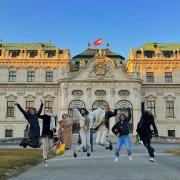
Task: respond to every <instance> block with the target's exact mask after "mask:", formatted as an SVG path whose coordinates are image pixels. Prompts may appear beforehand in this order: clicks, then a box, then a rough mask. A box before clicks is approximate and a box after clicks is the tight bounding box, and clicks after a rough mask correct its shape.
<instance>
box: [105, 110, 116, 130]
mask: <svg viewBox="0 0 180 180" xmlns="http://www.w3.org/2000/svg"><path fill="white" fill-rule="evenodd" d="M116 115H117V109H115V110H114V112H112V111H106V112H105V126H106V128H108V129H109V119H110V118H111V117H113V116H116Z"/></svg>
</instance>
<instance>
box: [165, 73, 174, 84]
mask: <svg viewBox="0 0 180 180" xmlns="http://www.w3.org/2000/svg"><path fill="white" fill-rule="evenodd" d="M165 82H166V83H170V82H172V72H165Z"/></svg>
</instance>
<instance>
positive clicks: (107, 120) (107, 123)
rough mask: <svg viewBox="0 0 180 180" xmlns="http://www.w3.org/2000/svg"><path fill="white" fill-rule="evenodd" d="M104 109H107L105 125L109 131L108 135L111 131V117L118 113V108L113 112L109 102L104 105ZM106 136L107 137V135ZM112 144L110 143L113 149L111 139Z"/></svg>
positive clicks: (110, 147)
mask: <svg viewBox="0 0 180 180" xmlns="http://www.w3.org/2000/svg"><path fill="white" fill-rule="evenodd" d="M104 110H105V126H106V128H107V129H106V132H107V136H108V133H109V120H110V118H111V117H114V116H116V115H117V109H114V111H113V112H112V111H111V110H110V107H109V105H108V104H105V105H104ZM107 136H106V137H107ZM109 143H110V145H109V149H110V150H112V149H113V146H112V143H111V141H109Z"/></svg>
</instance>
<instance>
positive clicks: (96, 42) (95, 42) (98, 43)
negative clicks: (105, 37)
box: [93, 38, 102, 48]
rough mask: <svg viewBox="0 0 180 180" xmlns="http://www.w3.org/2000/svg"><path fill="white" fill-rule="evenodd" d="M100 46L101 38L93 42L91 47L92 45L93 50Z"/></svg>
mask: <svg viewBox="0 0 180 180" xmlns="http://www.w3.org/2000/svg"><path fill="white" fill-rule="evenodd" d="M100 44H102V38H99V39H97V40H96V41H94V43H93V45H94V48H95V47H96V46H98V45H100Z"/></svg>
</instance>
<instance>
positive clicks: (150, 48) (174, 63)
mask: <svg viewBox="0 0 180 180" xmlns="http://www.w3.org/2000/svg"><path fill="white" fill-rule="evenodd" d="M148 52H149V55H148ZM146 54H147V55H146ZM126 67H127V70H128V73H134V72H136V71H137V72H139V74H140V76H141V77H145V76H146V72H153V73H154V76H155V77H156V76H157V77H158V76H164V73H165V72H173V71H175V70H180V45H179V44H159V43H152V44H146V45H144V46H142V47H140V48H138V49H131V50H130V53H129V59H128V62H127V65H126Z"/></svg>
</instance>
